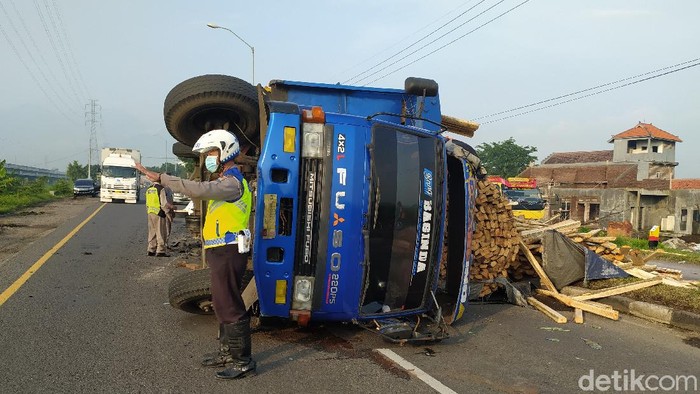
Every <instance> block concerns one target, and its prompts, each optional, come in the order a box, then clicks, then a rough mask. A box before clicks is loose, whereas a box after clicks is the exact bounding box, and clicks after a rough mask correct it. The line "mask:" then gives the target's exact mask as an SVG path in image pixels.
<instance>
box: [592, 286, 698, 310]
mask: <svg viewBox="0 0 700 394" xmlns="http://www.w3.org/2000/svg"><path fill="white" fill-rule="evenodd" d="M640 280H641V279H637V278H621V279H603V280H595V281H591V282H589V283H588V288H589V289H592V290H598V289H605V288H608V287H613V286H619V285H625V284H630V283H634V282H638V281H640ZM621 296H622V297H627V298H631V299H633V300H637V301H644V302H649V303H652V304H661V305H666V306H668V307H672V308H675V309H682V310H685V311H689V312H694V313H700V287H697V286H696V287H695V288H694V289H684V288H680V287H673V286H667V285H664V284H660V285H656V286H652V287H647V288H644V289H640V290H635V291H631V292H629V293H624V294H621Z"/></svg>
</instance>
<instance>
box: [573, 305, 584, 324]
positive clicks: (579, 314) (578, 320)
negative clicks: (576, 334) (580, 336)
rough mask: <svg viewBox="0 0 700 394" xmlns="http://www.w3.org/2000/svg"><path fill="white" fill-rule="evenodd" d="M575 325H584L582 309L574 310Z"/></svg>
mask: <svg viewBox="0 0 700 394" xmlns="http://www.w3.org/2000/svg"><path fill="white" fill-rule="evenodd" d="M574 323H576V324H583V311H582V310H581V308H574Z"/></svg>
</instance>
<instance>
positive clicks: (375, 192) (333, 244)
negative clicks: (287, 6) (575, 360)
mask: <svg viewBox="0 0 700 394" xmlns="http://www.w3.org/2000/svg"><path fill="white" fill-rule="evenodd" d="M164 115H165V122H166V126H167V128H168V131H169V132H170V134H171V135H172V136H173V137H174V138H175V139H176V140H178V141H179V142H180V143H182V144H184V145H185V146H188V145H189V146H191V145H192V144H193V143H194V141H196V140H197V138H198V137H199V136H200V135H202V134H203V133H205V132H206V131H207V130H211V129H213V128H224V129H227V130H229V131H231V132H232V133H234V134H236V135H237V137H238V140H239V141H240V142H241V145H242V149H241V151H242V154H244V155H245V157H246V158H247V162H249V163H251V166H250V169H249V170H248V171H247V174H246V177H247V179H248V181H249V183H250V184H251V185H253V186H252V188H253V190H254V191H255V196H256V197H255V200H256V202H255V212H254V219H253V223H251V230H252V232H253V234H254V237H253V248H252V271H253V273H254V275H253V277H254V279H253V280H251V281H250V283H249V285H248V287H249V288H251V287H253V286H255V287H254V289H255V290H256V291H257V302H256V303H255V308H254V310H255V311H256V312H257V313H259V315H260V316H261V317H281V318H287V319H292V320H295V321H298V322H299V324H302V325H306V324H309V323H310V322H315V321H348V322H353V323H356V324H358V325H362V326H363V327H365V328H369V329H371V330H373V331H376V332H378V333H379V334H381V335H383V336H384V337H385V338H387V339H389V340H391V341H401V342H404V341H408V342H411V341H430V340H439V339H442V338H445V337H446V336H447V335H448V333H447V325H449V324H451V323H452V322H454V321H456V320H458V319H460V318H461V317H462V316H463V314H464V309H465V306H466V303H467V298H468V288H469V280H468V275H469V267H470V263H471V261H472V253H471V235H472V232H473V227H474V224H473V220H472V217H473V210H474V201H475V194H476V178H477V176H479V175H480V174H483V173H484V171H483V169H482V168H481V166H480V161H479V159H478V157H477V156H476V154H475V153H474V150H473V149H472V148H471V147H470V146H469V145H467V144H466V143H464V142H461V141H459V140H457V139H451V138H447V137H445V135H444V134H445V132H446V131H447V130H449V131H450V132H452V133H456V134H460V135H465V136H472V135H473V133H474V131H475V130H476V128H477V127H478V126H477V125H475V124H473V123H470V122H466V121H460V120H458V119H455V118H451V117H447V116H444V115H442V113H441V109H440V99H439V94H438V85H437V83H436V82H434V81H432V80H428V79H421V78H408V79H406V81H405V87H404V89H384V88H367V87H357V86H345V85H330V84H319V83H306V82H294V81H280V80H275V81H271V82H270V84H269V86H268V87H265V88H263V87H261V86H258V87H257V88H256V87H254V86H252V85H251V84H249V83H247V82H245V81H242V80H240V79H238V78H235V77H231V76H225V75H203V76H198V77H194V78H191V79H188V80H186V81H184V82H182V83H180V84H178V85H177V86H175V87H174V88H173V89H172V90H171V92H170V93H169V94H168V96H167V98H166V100H165V106H164ZM244 161H246V160H244ZM203 271H205V270H199V271H192V272H186V273H184V274H183V275H182V276H180V277H177V278H175V279H174V280H173V282H172V283H171V285H170V302H171V305H173V306H174V307H176V308H179V309H182V310H185V311H188V312H193V313H210V312H211V301H210V297H211V296H210V294H209V293H208V282H207V280H208V277H207V276H206V273H204V272H203Z"/></svg>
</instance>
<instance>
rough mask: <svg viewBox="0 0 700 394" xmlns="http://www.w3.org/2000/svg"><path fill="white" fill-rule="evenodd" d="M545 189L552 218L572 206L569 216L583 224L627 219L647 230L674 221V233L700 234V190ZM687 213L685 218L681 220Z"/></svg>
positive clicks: (634, 227)
mask: <svg viewBox="0 0 700 394" xmlns="http://www.w3.org/2000/svg"><path fill="white" fill-rule="evenodd" d="M543 192H544V193H545V194H546V196H547V198H548V201H549V214H550V217H551V216H553V215H557V214H560V213H563V211H566V209H567V208H568V217H566V218H568V219H573V220H580V221H581V222H583V223H585V222H593V221H595V222H596V223H598V224H599V225H600V226H602V227H606V226H607V225H608V223H609V222H623V221H627V222H630V223H632V228H633V229H635V230H640V231H646V230H648V229H650V228H651V226H654V225H662V224H665V225H666V224H670V225H671V229H668V230H669V231H672V232H674V233H677V234H700V190H674V191H669V192H666V193H667V194H668V195H666V193H663V192H659V191H653V190H644V189H639V190H630V189H578V188H561V187H551V188H549V189H548V190H547V191H545V190H543ZM638 192H639V209H638V205H637V193H638ZM567 203H568V204H567ZM567 205H568V206H567ZM586 205H588V207H586ZM596 205H597V206H598V207H597V208H596ZM682 210H685V215H682V214H683V211H682ZM586 211H588V212H586ZM587 214H588V216H587ZM683 216H685V221H682V220H681V219H682V217H683ZM683 222H685V224H682V223H683Z"/></svg>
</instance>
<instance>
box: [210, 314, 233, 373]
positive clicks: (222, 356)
mask: <svg viewBox="0 0 700 394" xmlns="http://www.w3.org/2000/svg"><path fill="white" fill-rule="evenodd" d="M233 361H234V360H233V357H231V353H230V352H229V343H228V337H227V336H226V335H225V333H224V325H223V324H219V351H218V352H217V353H207V354H205V355H204V358H203V359H202V366H203V367H223V366H225V365H226V364H229V363H232V362H233Z"/></svg>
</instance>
